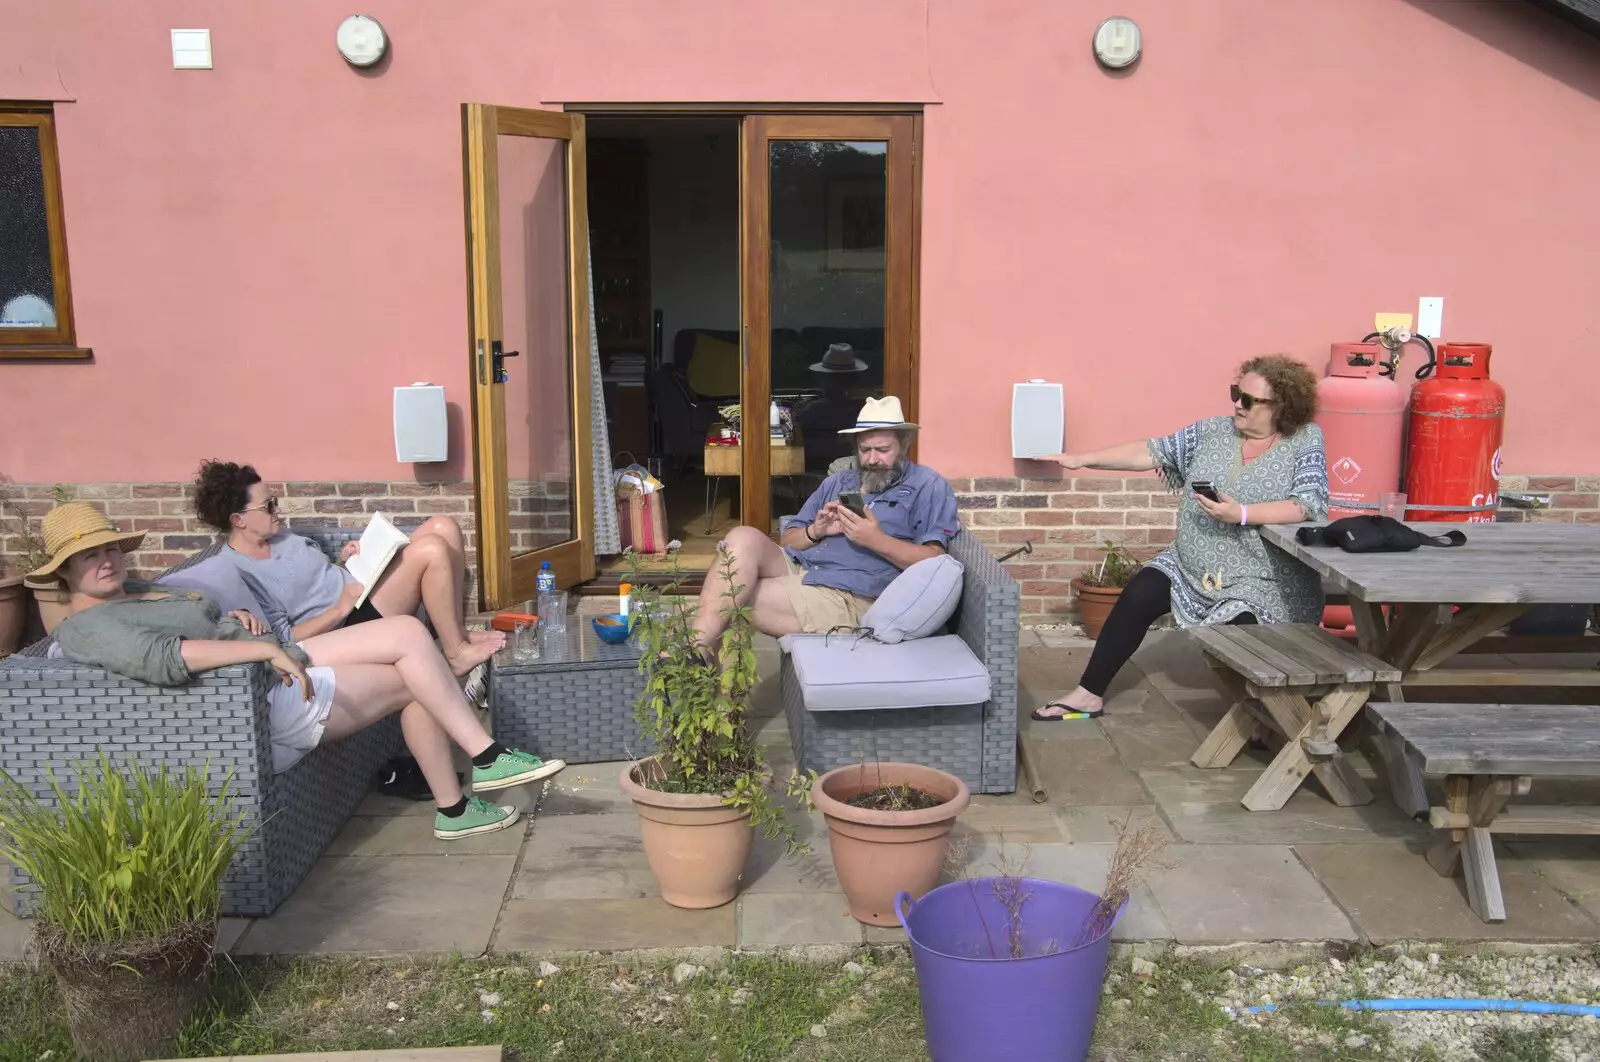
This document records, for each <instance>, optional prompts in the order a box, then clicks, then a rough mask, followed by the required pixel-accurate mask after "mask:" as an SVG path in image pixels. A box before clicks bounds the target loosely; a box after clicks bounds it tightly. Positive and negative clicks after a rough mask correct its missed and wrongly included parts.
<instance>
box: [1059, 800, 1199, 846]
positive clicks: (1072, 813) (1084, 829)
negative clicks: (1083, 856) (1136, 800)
mask: <svg viewBox="0 0 1600 1062" xmlns="http://www.w3.org/2000/svg"><path fill="white" fill-rule="evenodd" d="M1051 814H1052V815H1054V817H1055V820H1056V823H1057V824H1058V825H1059V826H1060V827H1061V832H1062V833H1063V834H1065V837H1064V838H1063V840H1066V841H1070V842H1072V843H1073V844H1108V843H1115V842H1116V840H1117V836H1118V834H1119V833H1120V832H1121V831H1122V829H1123V828H1124V826H1126V828H1127V829H1128V830H1129V832H1136V831H1138V830H1140V829H1142V828H1144V827H1145V826H1154V827H1155V830H1156V833H1157V834H1158V835H1159V836H1160V837H1161V839H1162V840H1163V841H1164V842H1165V843H1167V844H1172V843H1174V842H1175V841H1176V840H1177V838H1176V837H1174V836H1173V834H1172V830H1171V829H1169V828H1168V826H1167V824H1166V821H1165V820H1164V819H1162V817H1161V811H1160V809H1159V808H1157V807H1156V806H1155V805H1154V804H1099V805H1096V804H1071V805H1057V806H1055V807H1053V808H1051Z"/></svg>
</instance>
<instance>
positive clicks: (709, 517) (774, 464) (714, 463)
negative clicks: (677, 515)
mask: <svg viewBox="0 0 1600 1062" xmlns="http://www.w3.org/2000/svg"><path fill="white" fill-rule="evenodd" d="M769 452H770V454H771V457H770V459H769V463H770V465H771V470H772V471H771V474H772V475H774V476H803V475H805V472H806V448H805V447H804V446H803V445H801V446H789V445H785V444H780V443H777V442H774V443H773V444H772V448H771V450H770V451H769ZM742 460H743V447H739V446H712V445H710V444H707V446H706V448H705V465H706V534H708V535H709V534H710V533H711V528H712V526H713V521H714V518H715V515H716V508H717V493H718V490H719V488H720V487H721V481H722V477H724V476H731V477H733V478H734V479H738V478H739V476H740V475H741V473H742V471H743V468H742V465H741V461H742Z"/></svg>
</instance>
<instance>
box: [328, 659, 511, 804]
mask: <svg viewBox="0 0 1600 1062" xmlns="http://www.w3.org/2000/svg"><path fill="white" fill-rule="evenodd" d="M397 711H398V712H399V713H400V729H401V731H402V732H403V733H404V734H405V738H406V748H408V749H410V750H411V755H412V756H413V757H415V758H416V761H417V766H418V767H420V768H421V769H422V776H423V777H424V778H426V779H427V780H428V788H429V789H431V790H433V800H434V803H436V804H438V805H439V806H440V807H442V808H447V807H449V806H450V805H452V804H454V803H456V802H457V801H459V800H460V799H461V783H460V782H458V781H457V780H456V772H455V761H454V758H453V757H452V755H451V752H450V736H449V735H448V734H446V733H445V730H444V727H442V726H440V725H439V723H438V722H436V721H435V720H434V718H433V717H432V716H431V715H429V714H428V710H427V709H426V708H424V707H423V706H422V705H421V704H418V703H417V702H416V701H413V700H411V693H410V691H409V690H407V689H406V685H405V682H404V681H402V680H401V678H400V672H399V671H397V670H395V668H394V666H393V665H392V664H342V665H339V666H338V668H337V670H336V671H335V684H334V690H333V706H332V709H331V710H330V711H329V713H328V723H327V727H326V728H325V729H324V730H323V735H322V737H323V740H324V741H337V740H339V739H340V738H342V737H348V736H349V735H350V734H353V733H355V732H356V731H358V730H362V729H365V728H366V727H368V726H371V725H372V724H373V723H376V722H377V721H378V720H379V719H382V718H383V717H384V716H388V715H393V714H394V713H395V712H397ZM484 737H485V738H486V739H487V737H488V735H487V734H485V735H484Z"/></svg>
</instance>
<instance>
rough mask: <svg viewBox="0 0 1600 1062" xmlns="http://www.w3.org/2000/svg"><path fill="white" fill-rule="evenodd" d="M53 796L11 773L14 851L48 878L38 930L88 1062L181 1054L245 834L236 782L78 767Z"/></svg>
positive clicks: (0, 807) (3, 785)
mask: <svg viewBox="0 0 1600 1062" xmlns="http://www.w3.org/2000/svg"><path fill="white" fill-rule="evenodd" d="M74 773H75V775H76V776H77V791H76V792H75V793H70V794H69V793H68V792H67V791H66V790H65V789H64V788H63V787H62V786H61V784H60V783H59V782H57V781H56V778H55V775H54V773H53V772H52V773H51V775H50V788H51V791H52V793H53V794H54V796H55V806H51V805H48V804H45V803H44V802H42V801H40V800H39V799H38V798H37V797H35V796H34V794H33V793H31V792H30V791H29V790H27V789H26V788H24V787H23V786H22V785H21V784H20V783H18V782H16V781H15V780H13V779H12V778H11V777H10V776H9V775H7V774H5V772H3V771H0V836H3V837H4V838H5V847H4V848H0V852H3V854H4V855H5V857H6V858H7V859H8V860H10V861H11V862H12V863H13V864H15V865H16V866H17V867H18V868H19V869H20V870H22V871H23V872H25V873H26V874H27V875H28V876H29V877H30V878H32V879H33V881H34V883H35V884H37V885H38V886H39V889H40V892H41V896H40V906H39V909H38V912H37V914H38V923H37V925H36V926H35V927H34V940H35V944H36V946H37V948H38V951H39V955H40V956H41V957H42V959H43V960H44V963H45V964H46V965H47V966H48V967H49V968H50V970H51V971H52V972H53V973H54V974H55V978H56V981H57V983H58V984H59V985H60V988H61V992H62V995H63V996H64V997H65V1001H66V1008H67V1025H68V1027H69V1029H70V1030H71V1033H72V1046H73V1048H74V1050H76V1051H77V1053H78V1054H79V1055H81V1056H83V1057H84V1058H86V1059H88V1060H90V1062H136V1060H138V1059H145V1058H169V1057H171V1056H172V1054H173V1053H174V1048H175V1047H176V1041H177V1036H178V1033H179V1031H180V1030H181V1029H182V1028H183V1025H184V1023H185V1022H186V1021H188V1019H189V1016H190V1014H191V1013H192V1012H193V1010H194V1008H195V1006H196V1005H197V1004H198V1003H199V1002H200V1000H201V999H202V998H203V997H204V995H205V991H206V985H207V980H208V976H209V974H210V971H211V964H212V951H213V949H214V947H215V945H216V940H217V915H218V911H219V910H220V908H221V905H222V876H223V874H225V873H226V872H227V870H228V866H229V864H230V863H232V861H233V855H234V852H235V851H236V849H237V848H238V845H239V844H240V843H241V841H242V840H243V838H244V832H245V831H244V828H243V826H242V818H241V817H240V816H236V815H235V814H234V813H233V811H232V806H231V800H230V798H229V795H228V783H227V782H226V781H224V783H223V785H222V789H221V791H220V792H219V793H218V794H217V795H216V796H211V795H209V794H208V793H207V790H206V780H205V772H204V771H203V770H196V769H194V768H190V769H187V770H185V771H184V772H183V774H181V775H180V774H177V773H174V772H169V771H168V770H167V769H166V768H162V769H161V770H159V771H151V770H148V769H146V768H144V767H142V766H140V765H138V764H131V765H128V766H127V767H118V766H115V765H113V764H112V763H111V761H110V760H108V759H107V758H106V757H105V755H104V754H103V753H102V754H101V756H100V757H99V759H98V760H97V761H92V762H87V763H81V764H79V765H77V766H76V767H75V768H74Z"/></svg>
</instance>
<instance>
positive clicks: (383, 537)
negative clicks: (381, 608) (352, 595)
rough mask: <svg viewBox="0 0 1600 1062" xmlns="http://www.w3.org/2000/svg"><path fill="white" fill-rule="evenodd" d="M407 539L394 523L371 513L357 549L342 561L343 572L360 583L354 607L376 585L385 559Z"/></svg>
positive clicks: (387, 560)
mask: <svg viewBox="0 0 1600 1062" xmlns="http://www.w3.org/2000/svg"><path fill="white" fill-rule="evenodd" d="M410 541H411V538H410V536H409V535H407V534H406V533H405V532H404V531H402V530H400V529H399V528H398V527H396V526H394V523H393V521H391V520H390V519H389V518H388V517H387V516H385V515H383V514H382V513H374V514H373V516H372V522H371V523H370V524H368V525H367V529H366V530H365V531H363V532H361V550H360V552H358V553H357V554H356V555H355V556H354V557H351V558H350V559H349V560H347V561H345V564H344V567H345V571H347V572H349V573H350V574H351V575H353V576H355V577H356V578H357V579H358V580H360V582H361V587H362V589H361V598H360V600H358V601H357V602H356V608H360V607H361V606H362V605H363V604H365V603H366V600H367V598H368V597H369V596H370V595H371V594H372V588H373V587H375V586H377V585H378V579H379V578H380V577H381V576H382V575H383V573H384V571H385V570H386V569H387V568H388V567H389V562H390V561H392V560H394V555H395V554H396V553H399V552H400V548H401V547H402V546H404V545H406V544H407V543H408V542H410Z"/></svg>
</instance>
